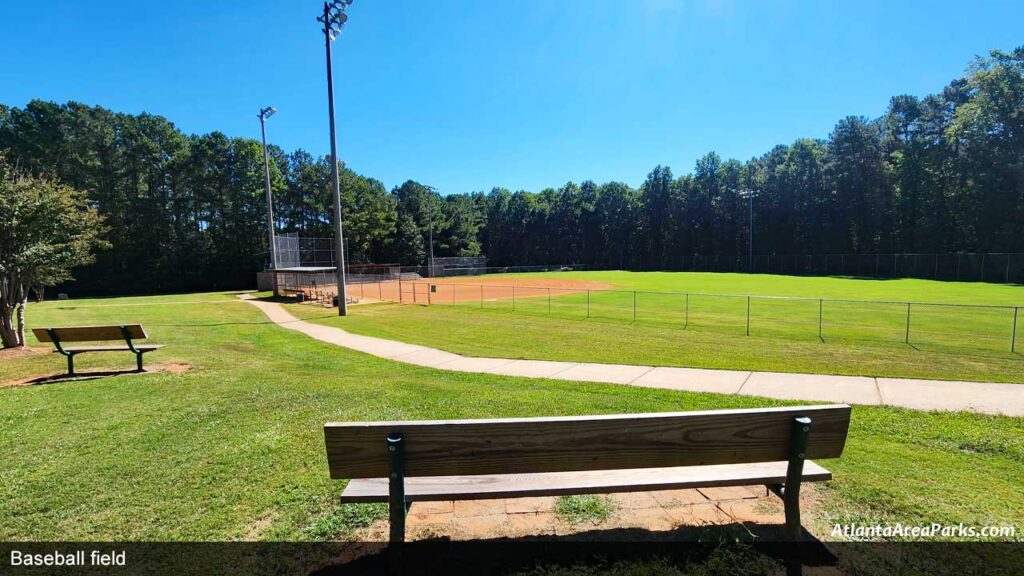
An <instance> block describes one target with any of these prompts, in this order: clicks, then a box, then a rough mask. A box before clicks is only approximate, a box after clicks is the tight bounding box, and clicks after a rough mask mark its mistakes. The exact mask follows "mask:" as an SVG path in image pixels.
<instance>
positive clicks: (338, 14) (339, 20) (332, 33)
mask: <svg viewBox="0 0 1024 576" xmlns="http://www.w3.org/2000/svg"><path fill="white" fill-rule="evenodd" d="M351 4H352V0H334V1H333V2H330V3H328V2H324V13H323V15H322V16H318V17H317V21H318V22H320V23H321V24H323V25H324V27H323V32H324V46H325V47H326V49H327V110H328V115H329V116H330V120H331V184H332V186H333V188H334V252H335V254H337V255H338V257H337V258H336V260H337V262H336V264H337V265H338V278H337V282H338V316H345V315H347V314H348V302H347V299H346V296H345V238H344V236H343V234H344V232H343V230H342V226H341V189H340V187H339V185H338V141H337V137H336V132H335V129H334V71H333V68H332V66H331V42H333V41H334V39H335V38H337V37H338V35H339V34H341V29H342V27H344V26H345V22H346V21H348V15H347V14H345V9H346V8H348V7H349V6H350V5H351Z"/></svg>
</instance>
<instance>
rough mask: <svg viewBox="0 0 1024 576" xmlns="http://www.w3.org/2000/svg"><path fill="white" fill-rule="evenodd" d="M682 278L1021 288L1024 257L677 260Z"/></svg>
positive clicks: (823, 256) (804, 256)
mask: <svg viewBox="0 0 1024 576" xmlns="http://www.w3.org/2000/svg"><path fill="white" fill-rule="evenodd" d="M678 269H679V271H683V272H753V273H755V274H785V275H806V276H865V277H870V278H922V279H931V280H958V281H965V282H995V283H1006V284H1011V283H1014V284H1024V253H1004V252H1000V253H995V252H985V253H981V252H977V253H958V254H771V255H768V254H762V255H759V256H754V258H753V260H751V258H750V257H749V256H722V255H702V254H694V255H692V256H681V257H680V258H679V263H678Z"/></svg>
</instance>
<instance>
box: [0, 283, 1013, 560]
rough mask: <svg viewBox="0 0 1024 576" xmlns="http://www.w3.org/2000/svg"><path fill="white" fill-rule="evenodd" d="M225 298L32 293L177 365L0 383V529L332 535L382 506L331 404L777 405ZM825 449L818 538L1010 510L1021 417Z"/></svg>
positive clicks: (887, 421) (20, 361)
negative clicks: (472, 350) (457, 356)
mask: <svg viewBox="0 0 1024 576" xmlns="http://www.w3.org/2000/svg"><path fill="white" fill-rule="evenodd" d="M228 298H230V295H224V294H211V295H195V296H191V297H188V298H183V297H180V296H176V297H153V298H132V299H123V300H112V299H111V300H96V301H74V302H47V303H44V304H39V305H30V306H29V309H28V316H27V317H28V321H29V322H30V324H31V325H33V326H43V325H78V324H98V323H122V322H124V323H126V322H140V323H142V324H144V325H145V326H146V328H147V329H148V330H149V332H150V335H151V340H152V341H153V342H155V343H162V344H167V345H168V346H167V348H165V349H164V350H161V351H159V352H155V353H153V354H151V355H149V356H148V358H147V362H148V363H150V364H159V363H167V362H182V363H187V364H189V365H190V366H191V369H190V370H188V371H187V372H184V373H180V374H175V373H167V372H163V373H154V374H146V375H127V374H126V375H119V376H114V377H106V378H99V379H94V380H81V381H73V382H65V383H54V384H46V385H38V386H24V387H5V388H0V429H2V430H3V434H2V435H0V453H2V454H3V455H4V459H3V465H2V466H0V492H2V493H3V494H4V498H2V499H0V540H32V539H34V540H122V539H127V540H237V539H243V540H315V539H336V538H343V537H345V536H346V535H347V534H349V533H350V531H351V530H352V529H353V528H355V527H358V526H361V525H365V524H366V523H367V522H369V521H371V520H372V519H374V518H378V517H380V515H381V513H382V511H383V508H382V507H380V506H376V507H372V506H371V507H345V508H342V507H339V506H338V505H337V503H336V502H337V497H338V495H339V494H340V493H341V491H342V489H343V487H344V483H343V482H334V481H331V480H329V479H328V475H327V466H326V457H325V454H324V448H323V434H322V428H321V427H322V424H323V423H324V422H325V421H329V420H341V421H344V420H383V419H396V420H397V419H437V418H477V417H504V416H540V415H571V414H595V413H622V412H647V411H667V410H692V409H711V408H736V407H765V406H775V405H782V404H785V403H784V402H779V401H774V400H765V399H758V398H747V397H730V396H720V395H711V394H696V393H682V392H674V391H667V390H655V389H646V388H632V387H627V386H615V385H604V384H585V383H575V382H563V381H552V380H533V379H517V378H511V377H498V376H484V375H476V374H467V373H452V372H444V371H439V370H432V369H428V368H420V367H416V366H409V365H404V364H399V363H394V362H389V361H386V360H382V359H378V358H375V357H371V356H367V355H364V354H360V353H356V352H352V351H348V350H344V349H340V348H337V347H334V346H331V345H328V344H324V343H321V342H318V341H314V340H312V339H309V338H306V337H304V336H301V335H299V334H296V333H294V332H291V331H287V330H284V329H282V328H280V327H278V326H275V325H273V324H270V323H269V322H268V321H267V320H266V318H265V317H264V316H263V315H262V314H261V313H260V312H259V311H258V310H257V309H256V308H254V307H252V306H249V305H247V304H244V303H240V302H238V303H236V302H225V300H226V299H228ZM122 304H123V305H122ZM382 309H383V310H386V309H387V307H382ZM358 310H359V312H358V313H357V315H356V317H357V318H358V317H362V316H363V312H362V310H364V309H362V308H360V309H358ZM365 310H372V308H368V309H365ZM409 310H419V309H415V308H410V309H409ZM438 311H439V309H434V311H432V312H430V313H438ZM456 312H457V313H459V314H464V315H465V317H467V318H479V317H486V316H478V315H473V314H468V313H465V312H463V311H453V312H452V313H456ZM434 319H436V317H434ZM367 326H372V324H369V323H368V324H367ZM551 346H553V347H555V346H557V345H556V344H554V343H552V344H551ZM77 365H78V368H79V369H80V370H81V371H83V372H84V371H87V370H89V369H96V368H100V367H105V368H109V367H123V368H131V367H132V365H133V359H132V358H131V356H130V355H129V354H124V353H120V354H110V355H101V354H91V355H84V356H82V357H81V358H80V362H77ZM63 367H64V362H63V358H62V357H60V356H57V355H54V354H35V355H29V356H20V357H5V358H3V359H2V361H0V382H3V381H7V380H10V379H16V378H22V377H26V376H30V375H34V374H41V373H56V372H60V371H62V370H63ZM823 464H824V465H825V466H827V467H829V468H830V469H832V470H833V472H834V473H835V480H834V481H832V482H830V483H828V484H827V485H824V486H819V487H818V488H817V489H816V494H817V504H816V505H815V506H814V507H813V508H812V509H811V510H810V511H809V513H807V514H805V516H806V519H805V525H806V526H808V527H810V528H811V529H812V531H815V532H816V533H817V534H819V535H821V536H822V537H824V538H826V539H827V538H828V532H829V527H830V526H831V524H832V523H833V522H853V521H857V522H867V521H871V522H876V521H881V522H886V521H892V522H903V523H907V524H916V523H932V522H942V523H950V524H955V523H958V522H964V523H966V524H969V525H989V524H1017V525H1019V524H1020V523H1021V521H1022V519H1024V492H1022V491H1021V490H1020V479H1021V478H1024V420H1022V419H1014V418H1006V417H994V416H978V415H970V414H949V413H943V414H938V413H935V414H930V413H921V412H914V411H908V410H900V409H893V408H882V407H856V408H855V409H854V412H853V423H852V426H851V432H850V437H849V441H848V444H847V450H846V453H845V455H844V456H843V457H842V458H841V459H837V460H835V461H828V462H824V463H823Z"/></svg>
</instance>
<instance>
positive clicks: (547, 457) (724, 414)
mask: <svg viewBox="0 0 1024 576" xmlns="http://www.w3.org/2000/svg"><path fill="white" fill-rule="evenodd" d="M849 425H850V407H849V406H847V405H831V406H800V407H785V408H764V409H755V410H711V411H701V412H667V413H651V414H623V415H611V416H572V417H557V418H514V419H495V420H450V421H420V422H344V423H328V424H325V425H324V437H325V442H326V446H327V461H328V466H329V468H330V475H331V478H332V479H351V480H350V482H349V483H348V485H347V486H346V487H345V490H344V492H343V493H342V496H341V503H342V504H346V503H357V502H389V504H390V506H389V509H390V521H391V532H390V537H391V541H392V542H400V541H402V540H404V538H405V516H406V513H407V511H408V507H409V505H410V504H411V503H412V502H419V501H437V500H471V499H485V498H516V497H524V496H559V495H566V494H602V493H612V492H641V491H651V490H667V489H679V488H701V487H714V486H747V485H765V486H768V487H769V489H770V490H772V492H774V493H775V494H777V495H778V496H779V497H780V498H782V500H783V502H784V505H785V514H786V526H785V535H786V537H787V538H789V539H792V540H798V539H800V537H801V525H800V500H799V499H800V484H801V483H802V482H812V481H822V480H830V479H831V478H832V474H831V472H829V471H828V470H826V469H824V468H822V467H821V466H819V465H818V464H815V463H814V462H812V461H810V460H808V459H809V458H837V457H839V455H840V454H842V452H843V446H844V445H845V443H846V434H847V430H848V428H849Z"/></svg>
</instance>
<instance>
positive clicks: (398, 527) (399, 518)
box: [387, 434, 409, 544]
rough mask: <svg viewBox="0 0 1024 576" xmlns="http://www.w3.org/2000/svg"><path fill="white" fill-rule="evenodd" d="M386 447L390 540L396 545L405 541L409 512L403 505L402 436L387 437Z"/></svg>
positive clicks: (403, 451)
mask: <svg viewBox="0 0 1024 576" xmlns="http://www.w3.org/2000/svg"><path fill="white" fill-rule="evenodd" d="M387 445H388V460H389V462H390V465H391V473H390V474H389V476H388V512H389V516H390V523H391V535H390V540H391V542H392V543H396V544H397V543H401V542H404V541H405V515H406V513H407V512H408V510H409V508H408V506H406V503H405V447H404V445H403V444H402V435H401V434H391V435H389V436H388V438H387Z"/></svg>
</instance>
